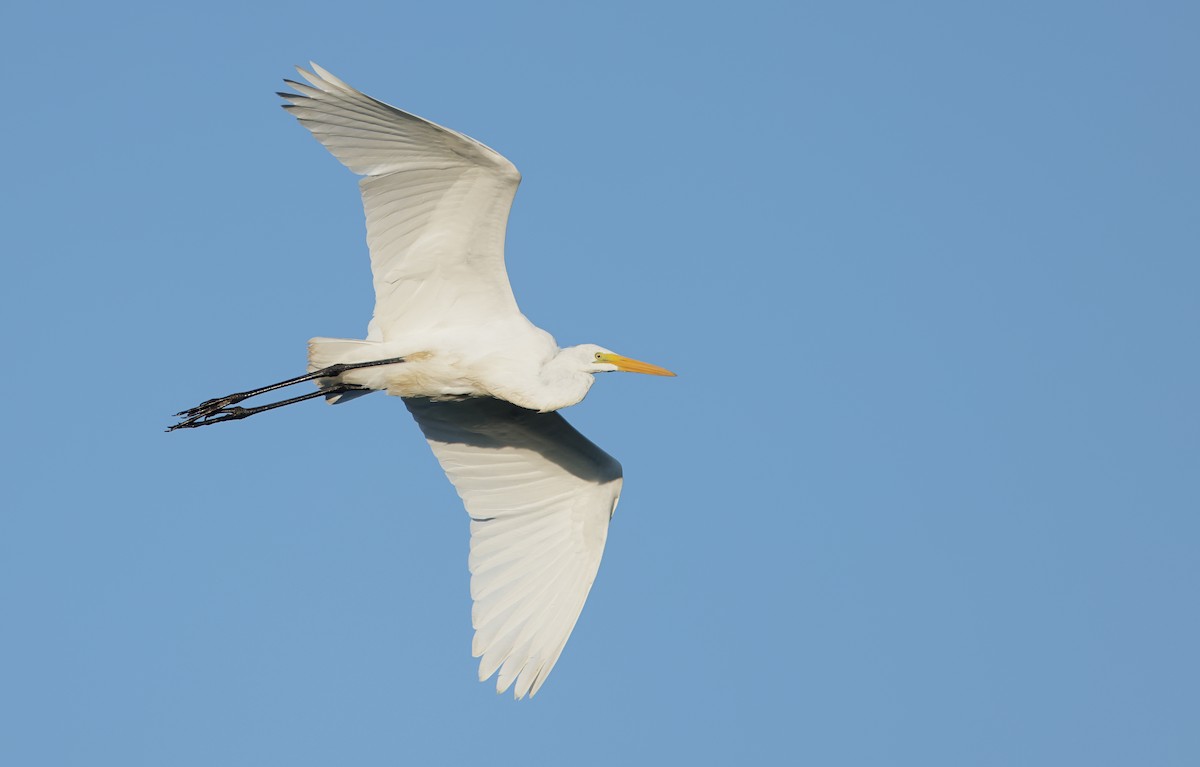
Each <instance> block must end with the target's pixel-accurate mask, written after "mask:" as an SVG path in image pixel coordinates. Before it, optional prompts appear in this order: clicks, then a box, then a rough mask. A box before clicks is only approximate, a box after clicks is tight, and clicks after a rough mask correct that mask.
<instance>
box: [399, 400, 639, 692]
mask: <svg viewBox="0 0 1200 767" xmlns="http://www.w3.org/2000/svg"><path fill="white" fill-rule="evenodd" d="M404 402H405V404H406V405H407V406H408V409H409V411H410V412H411V413H412V414H413V417H414V418H416V420H417V424H418V425H419V426H420V427H421V431H422V432H424V434H425V438H426V439H427V440H428V441H429V445H430V447H432V448H433V453H434V455H435V456H437V459H438V461H439V462H440V463H441V465H442V469H443V470H445V472H446V475H447V476H448V477H449V478H450V481H451V482H452V483H454V487H455V488H456V489H457V490H458V494H459V496H460V497H461V498H462V500H463V504H464V505H465V506H466V508H467V513H468V514H469V515H470V517H471V555H470V560H469V565H470V569H471V598H472V600H474V607H473V608H472V610H471V620H472V624H473V625H474V626H475V639H474V641H473V643H472V652H473V654H474V655H475V656H476V657H481V658H482V659H481V660H480V663H479V679H480V681H483V680H485V679H487V678H488V677H490V676H491V675H492V674H494V673H496V671H497V670H498V671H499V672H500V673H499V676H498V678H497V680H496V691H497V692H504V691H505V690H507V689H508V688H509V687H510V686H512V685H514V684H515V685H516V687H515V689H514V691H513V692H514V694H515V696H516V697H517V698H522V697H524V696H525V695H527V694H528V695H533V694H535V693H536V692H537V691H538V689H539V688H540V687H541V686H542V683H543V682H545V680H546V676H547V675H548V674H549V673H550V669H552V668H553V667H554V664H555V662H556V661H557V660H558V656H559V655H560V654H561V653H562V650H563V646H564V645H566V643H567V638H568V637H569V636H570V635H571V630H572V629H573V628H574V627H575V621H576V620H578V618H579V613H580V611H581V610H582V609H583V603H584V600H585V599H587V595H588V591H590V590H591V587H592V582H593V581H594V580H595V579H596V571H597V570H598V568H599V567H600V557H601V555H602V554H603V553H604V542H605V539H606V538H607V536H608V521H609V519H610V517H611V516H612V513H613V511H614V510H615V509H616V505H617V498H618V496H620V493H621V465H620V464H619V463H617V462H616V460H614V459H613V458H612V457H611V456H609V455H608V454H607V453H605V452H604V451H603V450H601V449H600V448H598V447H596V446H595V445H594V444H592V443H591V442H590V441H588V439H587V438H586V437H584V436H583V435H582V434H580V433H579V432H577V431H575V429H573V428H571V425H570V424H568V423H567V422H566V420H564V419H563V417H562V416H560V415H559V414H558V413H536V412H534V411H532V410H525V409H524V408H520V407H517V406H516V405H513V404H510V403H508V402H503V401H501V400H495V399H487V398H477V399H464V400H455V401H434V400H427V399H406V400H405V401H404Z"/></svg>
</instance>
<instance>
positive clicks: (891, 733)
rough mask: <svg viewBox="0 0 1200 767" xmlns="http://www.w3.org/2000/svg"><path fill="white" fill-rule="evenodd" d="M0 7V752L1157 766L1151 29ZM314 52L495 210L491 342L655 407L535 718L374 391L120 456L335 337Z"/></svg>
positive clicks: (1093, 19) (1158, 558) (1176, 328)
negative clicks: (528, 343)
mask: <svg viewBox="0 0 1200 767" xmlns="http://www.w3.org/2000/svg"><path fill="white" fill-rule="evenodd" d="M174 5H175V4H162V3H155V4H150V3H144V4H143V3H118V4H115V5H103V4H102V5H97V4H82V3H66V4H62V5H57V6H54V7H49V6H47V5H46V4H42V5H41V6H36V7H35V5H34V4H32V3H27V4H24V5H22V6H20V7H17V6H16V5H15V4H9V5H8V6H6V7H5V8H4V10H0V57H2V59H3V62H4V65H5V71H6V73H7V77H6V81H5V94H6V101H7V105H8V106H7V108H6V109H5V112H4V114H5V119H4V120H2V121H0V137H2V138H3V140H4V146H5V147H6V150H7V151H6V159H5V172H4V173H3V174H0V190H2V191H3V197H4V207H3V209H4V211H5V214H4V225H3V226H2V227H0V250H2V252H3V253H4V254H5V256H6V259H7V260H6V265H7V270H8V277H7V278H6V279H4V280H2V281H0V312H3V319H4V323H5V327H7V328H8V329H9V330H8V335H7V338H6V339H5V341H4V344H3V348H4V352H5V359H6V363H5V372H4V378H5V381H6V389H7V390H8V396H7V401H8V407H7V409H6V416H5V427H4V434H5V439H4V440H3V444H4V448H5V452H6V453H7V455H6V457H5V459H4V461H3V464H2V466H0V472H3V487H4V490H5V493H4V494H5V497H6V501H5V503H4V504H3V506H4V509H3V511H2V512H0V615H2V616H3V623H2V627H0V762H3V763H5V764H21V765H35V764H45V765H92V766H94V765H122V766H123V767H129V766H131V765H163V764H170V765H175V766H186V765H205V766H209V765H216V764H220V765H226V766H232V765H263V764H288V765H326V764H407V763H466V762H467V760H472V761H475V762H486V763H488V764H517V763H521V764H528V763H534V764H537V763H541V762H543V761H544V762H547V763H549V762H554V763H567V764H577V765H592V764H613V763H621V764H628V763H689V762H690V763H715V762H719V761H722V762H729V761H733V760H737V761H742V760H746V759H750V760H753V761H759V762H765V763H785V762H786V763H794V764H820V765H881V764H890V765H921V766H922V767H929V766H930V765H956V766H957V765H963V764H970V765H1016V764H1020V765H1063V764H1087V765H1128V764H1154V765H1193V764H1196V763H1198V761H1200V727H1197V722H1198V721H1200V698H1198V697H1197V690H1200V660H1198V657H1197V652H1196V648H1197V647H1200V616H1198V614H1197V610H1196V593H1197V588H1198V587H1200V564H1198V562H1197V555H1196V550H1197V540H1198V536H1200V516H1198V511H1200V416H1198V414H1197V403H1198V399H1197V392H1198V391H1200V363H1198V361H1197V354H1196V350H1197V342H1198V340H1200V338H1198V333H1197V331H1198V329H1200V301H1198V300H1197V293H1198V287H1200V247H1198V246H1200V215H1198V214H1200V144H1198V143H1197V140H1196V137H1197V136H1200V102H1198V101H1197V99H1196V98H1195V74H1196V72H1197V71H1200V49H1198V48H1197V46H1196V44H1195V41H1196V38H1197V33H1198V31H1200V29H1198V22H1200V13H1198V12H1197V10H1196V6H1195V5H1194V4H1189V3H1182V2H1180V3H1158V2H1150V3H1124V4H1122V3H1082V2H1081V3H1032V2H1015V3H1004V4H998V3H997V4H981V3H912V4H893V3H827V4H799V3H797V4H756V3H739V4H731V5H729V6H725V7H722V6H717V5H712V6H703V5H701V4H696V3H686V4H683V3H681V4H666V3H662V4H633V3H605V4H591V5H588V6H585V5H582V4H549V3H545V4H521V3H506V4H503V5H501V4H494V5H492V4H486V5H485V4H470V3H467V4H462V3H458V4H432V3H422V4H409V3H404V2H388V3H370V4H364V3H353V2H351V3H346V4H342V5H337V4H329V3H303V2H300V3H297V2H289V3H286V4H285V3H273V2H264V3H257V4H254V5H253V6H251V7H249V8H247V7H243V5H242V4H231V3H221V2H216V3H206V4H202V5H195V4H194V5H192V6H189V8H188V9H186V10H183V9H179V8H175V7H172V6H174ZM309 59H313V60H315V61H317V62H318V63H320V64H322V65H323V66H325V67H327V68H329V69H330V70H331V71H333V72H334V73H335V74H337V75H339V76H340V77H342V78H343V79H345V80H347V81H348V82H350V83H351V84H353V85H355V86H357V87H359V88H360V89H363V90H364V91H366V92H368V93H370V94H371V95H373V96H376V97H378V98H380V99H383V100H385V101H388V102H390V103H393V104H395V105H397V106H401V107H403V108H405V109H409V110H411V111H414V112H416V113H417V114H420V115H422V116H425V117H428V118H430V119H433V120H435V121H438V122H440V123H443V124H445V125H448V126H451V127H453V128H455V129H458V130H460V131H463V132H466V133H468V134H470V135H472V136H474V137H476V138H478V139H480V140H481V141H484V142H485V143H487V144H488V145H490V146H492V147H494V148H496V149H497V150H499V151H501V152H502V153H504V154H505V155H506V156H507V157H509V158H510V159H511V160H512V161H513V162H514V163H516V165H517V166H518V167H519V168H520V169H521V171H522V172H523V174H524V182H523V184H522V187H521V190H520V191H519V193H518V195H517V200H516V204H515V207H514V211H513V217H512V221H511V225H510V227H509V237H508V261H509V270H510V275H511V278H512V282H513V285H514V289H515V290H516V292H517V296H518V300H519V301H520V302H521V305H522V308H523V309H524V311H525V312H526V314H528V315H529V316H530V318H531V319H532V320H534V321H535V322H536V323H538V324H540V325H542V326H544V327H546V328H547V329H549V330H550V331H551V332H553V333H554V334H555V335H556V336H557V338H558V339H559V341H560V342H562V343H564V344H566V343H581V342H595V343H600V344H603V345H605V346H608V347H611V348H613V349H616V350H618V351H621V352H622V353H625V354H629V355H631V356H634V357H637V358H640V359H646V360H651V361H654V362H658V363H661V364H663V365H665V366H667V367H670V368H672V369H673V370H676V371H677V372H679V373H680V376H679V378H677V379H669V380H668V379H648V378H645V377H641V376H606V377H603V378H602V379H601V380H600V381H599V382H598V384H597V386H596V387H595V388H594V389H593V390H592V393H591V395H590V396H589V397H588V399H587V400H586V401H585V402H584V403H582V404H581V405H578V406H576V407H574V408H571V409H570V410H569V411H566V413H565V415H567V417H568V418H569V420H570V421H571V422H572V423H573V424H574V425H575V426H576V427H577V428H579V429H580V430H581V431H582V432H584V433H585V434H587V435H588V436H589V437H591V438H592V439H593V440H594V441H595V442H597V443H598V444H600V445H601V446H602V447H604V448H605V449H606V450H608V451H609V452H610V453H612V454H613V455H615V456H616V457H617V458H619V459H620V460H621V462H622V463H623V464H624V467H625V474H626V481H625V494H624V496H623V499H622V502H621V508H620V510H619V512H618V513H617V515H616V517H615V519H614V523H613V526H612V529H611V532H610V537H609V545H608V549H607V551H606V554H605V560H604V564H603V565H602V567H601V570H600V575H599V578H598V579H597V582H596V586H595V588H594V589H593V591H592V595H591V597H590V599H589V601H588V604H587V607H586V608H585V610H584V613H583V616H582V618H581V620H580V622H579V624H578V626H577V627H576V630H575V633H574V635H573V637H572V639H571V641H570V643H569V644H568V646H567V649H566V652H565V653H564V654H563V657H562V659H561V661H560V662H559V664H558V666H557V667H556V668H555V670H554V673H553V675H552V676H551V678H550V680H549V682H548V683H547V685H546V686H545V688H544V689H543V690H542V692H541V693H540V694H539V695H538V697H537V698H536V699H534V700H533V701H524V702H521V703H515V702H513V701H512V700H511V699H510V698H509V697H508V696H504V697H497V696H496V695H495V694H494V692H493V691H492V687H491V685H480V684H479V683H478V682H477V681H475V669H476V664H475V662H474V660H473V659H472V658H471V657H470V652H469V650H470V622H469V621H470V619H469V615H470V608H469V598H468V592H467V578H468V573H467V569H466V553H467V518H466V515H465V513H464V512H463V511H462V509H461V507H460V506H459V504H458V501H457V499H456V497H455V494H454V492H453V490H452V489H451V487H450V486H449V484H448V483H447V482H446V480H445V478H444V477H443V476H442V474H441V472H440V471H439V470H438V468H437V466H436V463H435V461H434V459H433V457H432V455H431V454H430V452H429V450H428V447H427V446H426V445H425V443H424V440H423V439H421V437H420V434H419V432H418V430H417V429H416V427H415V425H414V424H413V423H412V422H411V419H410V418H409V416H408V414H407V413H406V412H405V411H404V408H403V407H402V406H401V404H400V403H399V402H397V401H394V400H389V399H388V398H386V397H383V396H381V395H376V396H372V397H368V398H366V399H364V400H360V401H357V402H354V403H352V404H347V405H345V406H339V407H336V408H330V407H325V406H323V405H320V404H318V403H305V404H304V405H299V406H296V407H295V408H290V409H288V410H286V411H282V412H278V413H271V414H266V415H262V416H259V417H257V418H254V419H251V420H248V421H245V422H242V423H239V424H233V425H228V426H222V427H214V428H212V429H204V430H199V431H193V432H182V433H175V434H164V433H163V431H162V430H163V428H164V427H165V426H166V425H167V424H169V423H170V422H171V419H170V417H169V416H170V414H171V413H173V412H175V411H177V410H179V409H181V408H183V407H185V406H189V405H192V404H195V403H196V402H198V401H200V400H202V399H205V398H207V397H210V396H216V395H220V394H224V393H227V392H230V391H235V390H238V389H242V388H245V387H249V386H254V385H258V384H263V383H267V382H271V381H275V380H278V379H281V378H284V377H287V376H291V375H295V374H298V373H299V372H300V371H301V370H302V369H303V365H304V351H305V341H306V340H307V339H308V338H309V337H310V336H315V335H325V336H345V337H356V336H358V337H361V335H362V334H363V333H364V331H365V326H366V322H367V319H368V318H369V315H370V302H371V291H370V281H369V273H368V262H367V257H366V253H365V245H364V243H363V224H362V220H361V208H360V203H359V199H358V196H357V192H356V189H355V185H354V178H353V176H352V175H351V174H350V173H349V172H348V171H346V170H345V169H343V168H342V167H341V166H340V165H339V164H338V163H337V162H336V161H335V160H333V158H331V157H329V156H328V154H327V153H326V152H325V150H324V149H323V148H321V147H320V146H319V145H318V144H317V143H316V142H315V141H313V139H312V138H311V136H309V135H308V133H307V132H306V131H304V130H303V129H302V128H301V127H299V126H297V125H296V124H294V121H293V120H292V119H291V118H289V117H288V116H287V115H286V114H285V113H284V112H283V110H281V109H279V107H278V106H277V103H278V99H277V98H276V97H275V96H274V95H273V91H275V90H278V89H280V87H281V82H280V78H282V77H287V76H290V73H291V69H290V65H292V64H298V63H304V62H306V61H307V60H309Z"/></svg>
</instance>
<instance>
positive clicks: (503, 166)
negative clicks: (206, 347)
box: [169, 64, 674, 698]
mask: <svg viewBox="0 0 1200 767" xmlns="http://www.w3.org/2000/svg"><path fill="white" fill-rule="evenodd" d="M311 66H312V69H313V72H307V71H305V70H303V69H299V68H297V71H298V72H299V73H300V75H301V76H302V77H303V78H304V79H305V80H307V81H308V85H305V84H303V83H298V82H293V81H291V80H285V82H287V83H288V85H289V86H291V87H292V89H293V90H294V91H295V93H281V94H279V95H280V96H282V97H283V98H284V99H285V100H286V101H287V102H288V103H286V104H284V105H283V107H284V108H285V109H287V110H289V111H291V113H292V114H293V115H295V116H296V118H297V119H298V120H299V121H300V123H301V124H302V125H303V126H304V127H306V128H308V129H309V130H310V131H312V134H313V135H314V136H316V138H317V140H319V141H320V142H321V143H322V144H324V145H325V147H326V148H327V149H328V150H329V151H330V152H332V153H333V155H334V156H335V157H337V159H339V160H341V162H342V163H343V164H344V165H346V166H347V167H348V168H350V170H352V171H354V172H355V173H358V174H360V175H362V176H363V177H364V178H363V179H362V180H361V181H360V182H359V186H360V187H361V188H362V196H363V207H364V208H365V209H366V217H367V244H368V245H369V247H370V251H371V271H372V275H373V279H374V283H375V314H374V317H373V318H372V319H371V322H370V325H369V326H368V328H367V338H366V340H357V339H346V338H314V339H312V340H311V341H309V344H308V370H309V372H308V374H307V375H303V376H299V377H297V378H292V379H290V380H287V381H282V382H280V383H277V384H273V385H271V386H264V387H261V388H258V389H253V390H250V391H245V392H239V393H237V394H231V395H229V396H226V397H220V398H217V399H212V400H208V401H207V402H203V403H201V404H200V405H197V406H196V407H194V408H191V409H189V410H185V411H183V412H182V413H178V414H177V415H179V416H181V417H182V419H183V420H181V421H180V422H179V423H177V424H175V425H174V426H172V427H171V428H170V429H169V430H171V431H173V430H175V429H181V428H193V427H197V426H207V425H209V424H213V423H221V422H223V421H230V420H237V419H241V418H245V417H247V416H250V415H254V414H255V413H261V412H264V411H266V410H272V409H275V408H277V407H282V406H284V405H290V404H292V403H295V402H300V401H302V400H306V399H311V398H313V397H319V396H323V397H325V398H326V399H327V400H328V401H329V402H333V403H336V402H339V401H344V400H348V399H352V398H354V397H358V396H362V395H363V394H367V393H369V392H371V391H386V392H387V393H388V394H394V395H396V396H399V397H402V398H403V399H404V404H405V405H406V406H407V407H408V410H409V412H410V413H412V415H413V417H414V418H415V419H416V421H417V424H418V426H420V428H421V431H422V432H423V433H424V435H425V438H426V439H427V440H428V441H429V445H430V447H432V448H433V452H434V455H436V456H437V459H438V461H439V462H440V463H441V465H442V469H443V470H444V471H445V472H446V475H447V476H448V477H449V478H450V481H451V482H452V483H454V486H455V488H456V489H457V490H458V494H459V496H461V498H462V500H463V504H464V505H465V506H466V509H467V513H468V514H469V515H470V518H471V550H470V559H469V566H470V570H471V598H472V600H473V601H474V605H473V608H472V610H471V620H472V623H473V625H474V627H475V638H474V641H473V643H472V652H473V654H474V655H475V656H476V657H480V658H481V660H480V664H479V679H480V681H483V680H486V679H487V678H488V677H490V676H492V674H494V673H496V672H497V671H498V672H499V675H498V677H497V681H496V689H497V692H503V691H505V690H507V689H508V688H509V687H510V686H514V685H515V687H514V694H515V695H516V697H517V698H521V697H524V696H525V695H533V694H535V693H536V692H537V691H538V689H539V688H540V687H541V686H542V684H543V683H544V682H545V681H546V676H547V674H549V673H550V670H551V669H552V668H553V667H554V664H555V662H556V661H557V660H558V657H559V655H560V654H561V653H562V650H563V646H564V645H565V644H566V642H567V637H568V636H570V634H571V630H572V629H573V628H574V627H575V622H576V620H577V619H578V618H579V613H580V611H581V610H582V609H583V602H584V600H585V599H586V598H587V595H588V591H589V590H590V589H591V586H592V582H593V581H594V580H595V578H596V571H597V569H598V568H599V566H600V556H601V554H602V553H603V551H604V542H605V539H606V538H607V535H608V522H609V518H610V517H611V516H612V513H613V511H614V510H615V509H616V505H617V497H618V496H619V495H620V492H621V465H620V464H619V463H617V462H616V461H615V460H614V459H613V458H612V457H611V456H609V455H608V454H607V453H605V452H604V451H603V450H601V449H600V448H598V447H596V446H595V445H594V444H592V443H591V442H590V441H588V440H587V439H586V438H585V437H584V436H583V435H581V434H580V433H579V432H577V431H575V430H574V429H573V428H571V426H570V425H569V424H568V423H567V422H566V421H565V420H563V418H562V416H560V415H558V413H556V412H554V411H557V410H559V409H560V408H564V407H567V406H569V405H574V404H575V403H577V402H579V401H580V400H582V399H583V398H584V396H585V395H586V394H587V392H588V389H589V388H591V385H592V382H593V375H594V374H595V373H604V372H611V371H618V370H623V371H627V372H632V373H650V374H653V375H665V376H669V375H674V374H673V373H671V372H670V371H667V370H664V369H663V368H660V367H658V366H656V365H651V364H648V363H645V362H638V361H637V360H633V359H629V358H628V357H622V356H621V355H619V354H615V353H613V352H611V351H609V350H608V349H604V348H602V347H599V346H595V345H592V344H585V345H582V346H571V347H567V348H565V349H560V348H559V347H558V345H557V344H556V343H555V341H554V338H553V337H551V335H550V334H549V333H547V332H546V331H544V330H541V329H540V328H538V327H536V326H535V325H534V324H533V323H531V322H530V321H529V320H528V319H526V318H525V316H524V315H523V314H521V311H520V309H518V308H517V302H516V299H515V298H514V297H513V293H512V288H510V287H509V284H508V275H507V273H506V272H505V268H504V231H505V227H506V225H507V221H508V212H509V207H510V206H511V205H512V200H513V195H514V194H515V193H516V191H517V184H518V183H519V182H520V180H521V176H520V174H519V173H518V172H517V169H516V168H515V167H514V166H513V164H512V163H510V162H509V161H508V160H506V159H505V158H504V157H502V156H500V155H499V154H498V153H496V152H495V151H493V150H492V149H489V148H488V147H486V146H484V145H483V144H481V143H479V142H477V141H475V140H473V139H471V138H468V137H467V136H464V135H462V134H461V133H457V132H455V131H452V130H449V129H447V128H443V127H441V126H439V125H435V124H433V123H431V122H429V121H427V120H423V119H421V118H420V117H416V116H414V115H411V114H408V113H407V112H403V111H401V110H399V109H396V108H394V107H391V106H388V105H387V104H384V103H382V102H380V101H376V100H375V99H373V98H370V97H369V96H366V95H364V94H362V93H359V92H358V91H357V90H355V89H354V88H351V87H350V86H349V85H347V84H346V83H344V82H342V81H341V80H339V79H338V78H336V77H334V76H333V75H331V74H330V73H329V72H327V71H325V70H324V69H322V68H321V67H318V66H317V65H316V64H312V65H311ZM314 73H315V74H314ZM303 381H315V382H316V385H317V386H318V390H317V391H315V392H312V393H310V394H305V395H301V396H298V397H293V398H291V399H285V400H283V401H280V402H273V403H270V404H267V405H262V406H259V407H242V406H240V405H239V404H238V403H240V402H242V401H243V400H246V399H248V398H250V397H253V396H256V395H259V394H263V393H265V392H269V391H274V390H276V389H280V388H283V387H285V386H291V385H293V384H297V383H301V382H303Z"/></svg>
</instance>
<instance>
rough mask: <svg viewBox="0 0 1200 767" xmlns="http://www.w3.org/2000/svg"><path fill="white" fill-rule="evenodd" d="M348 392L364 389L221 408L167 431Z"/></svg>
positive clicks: (340, 389) (348, 388)
mask: <svg viewBox="0 0 1200 767" xmlns="http://www.w3.org/2000/svg"><path fill="white" fill-rule="evenodd" d="M348 391H366V388H365V387H363V386H354V385H353V384H346V385H344V386H335V387H333V388H331V389H321V390H320V391H314V392H309V393H308V394H301V395H300V396H299V397H292V398H291V399H285V400H280V401H279V402H272V403H270V404H268V405H260V406H258V407H238V406H229V407H222V408H218V409H216V410H213V411H210V412H205V413H201V414H200V415H194V416H192V417H190V418H187V419H185V420H183V421H180V422H179V423H177V424H175V425H174V426H171V427H169V428H168V429H167V431H175V430H176V429H194V428H196V427H197V426H208V425H209V424H210V423H221V422H223V421H240V420H242V419H243V418H249V417H250V416H252V415H255V414H256V413H265V412H266V411H268V410H274V409H275V408H277V407H283V406H284V405H294V404H296V403H297V402H303V401H304V400H306V399H312V398H314V397H325V396H327V395H330V394H341V393H343V392H348Z"/></svg>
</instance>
